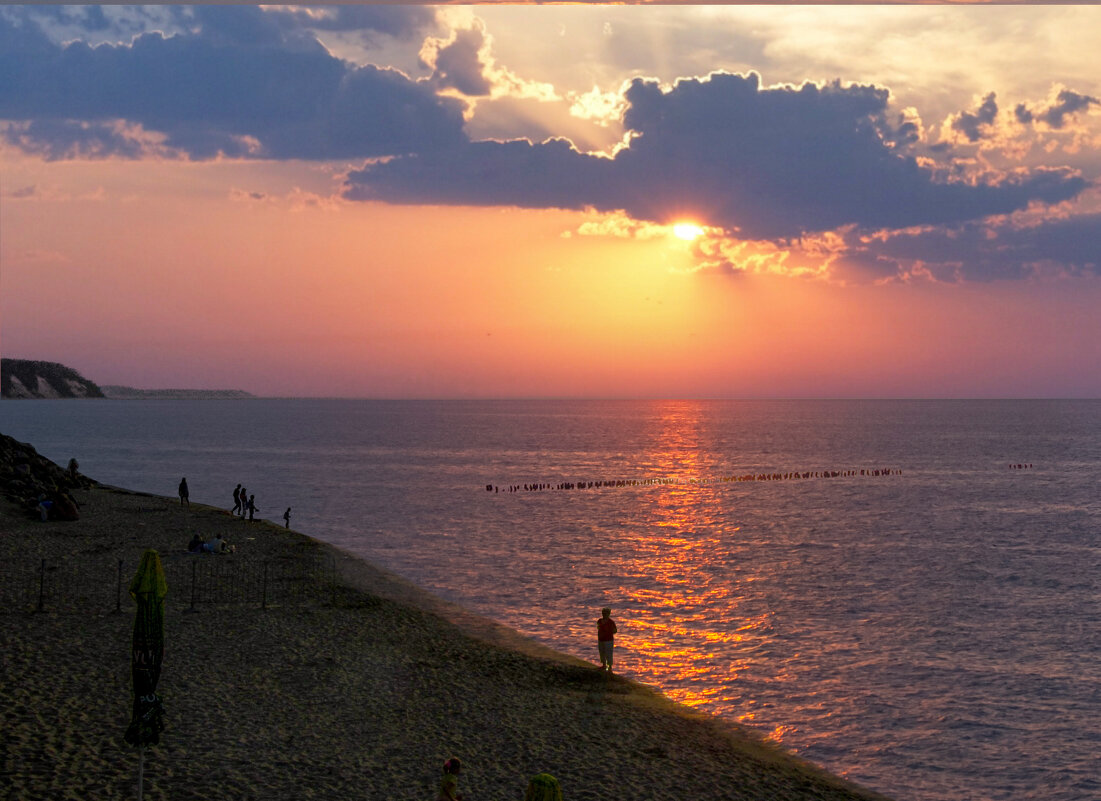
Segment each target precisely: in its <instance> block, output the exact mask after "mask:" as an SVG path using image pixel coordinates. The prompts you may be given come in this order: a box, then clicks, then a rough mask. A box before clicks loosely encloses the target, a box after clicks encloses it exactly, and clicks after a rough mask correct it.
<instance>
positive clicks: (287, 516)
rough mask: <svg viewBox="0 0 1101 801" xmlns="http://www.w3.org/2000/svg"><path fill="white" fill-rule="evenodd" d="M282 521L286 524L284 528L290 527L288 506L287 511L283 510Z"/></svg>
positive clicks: (289, 509)
mask: <svg viewBox="0 0 1101 801" xmlns="http://www.w3.org/2000/svg"><path fill="white" fill-rule="evenodd" d="M283 522H284V523H285V524H286V525H285V526H284V528H290V527H291V508H290V507H289V506H288V507H287V511H285V512H283Z"/></svg>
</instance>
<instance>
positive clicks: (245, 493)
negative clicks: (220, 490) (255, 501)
mask: <svg viewBox="0 0 1101 801" xmlns="http://www.w3.org/2000/svg"><path fill="white" fill-rule="evenodd" d="M239 497H240V499H241V519H242V520H244V519H245V512H247V511H248V490H247V489H245V488H244V487H241V494H240V496H239Z"/></svg>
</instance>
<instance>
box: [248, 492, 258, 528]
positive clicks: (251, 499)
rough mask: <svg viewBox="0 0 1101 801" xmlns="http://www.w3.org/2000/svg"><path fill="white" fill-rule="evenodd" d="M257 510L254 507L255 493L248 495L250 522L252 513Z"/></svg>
mask: <svg viewBox="0 0 1101 801" xmlns="http://www.w3.org/2000/svg"><path fill="white" fill-rule="evenodd" d="M259 511H260V510H259V509H257V508H256V496H255V495H249V496H248V519H249V522H250V523H251V522H252V521H253V515H255V514H256V513H257V512H259Z"/></svg>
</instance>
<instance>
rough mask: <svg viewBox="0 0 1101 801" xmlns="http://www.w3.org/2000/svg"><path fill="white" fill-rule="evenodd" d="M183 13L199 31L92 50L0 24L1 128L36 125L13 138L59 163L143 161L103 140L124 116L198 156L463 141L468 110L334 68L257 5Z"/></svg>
mask: <svg viewBox="0 0 1101 801" xmlns="http://www.w3.org/2000/svg"><path fill="white" fill-rule="evenodd" d="M178 13H180V14H183V13H184V12H183V11H180V12H178ZM188 13H189V14H193V17H191V18H190V19H191V24H192V25H193V26H194V27H195V32H193V33H188V34H181V35H175V36H170V37H167V38H166V37H164V36H162V35H160V34H159V33H146V34H144V35H142V36H139V37H138V38H136V39H135V40H134V41H133V44H132V45H126V46H120V45H111V44H103V45H100V46H98V47H94V48H93V47H89V46H88V45H86V44H83V43H81V42H74V43H72V44H69V45H67V46H64V47H61V46H58V45H54V44H52V43H51V42H50V41H49V40H48V39H47V38H46V37H45V36H44V35H43V34H42V32H41V30H40V29H39V28H38V27H37V25H36V24H35V23H34V22H33V21H32V20H30V19H29V18H24V19H23V20H11V19H7V18H4V17H0V74H3V75H5V80H3V81H0V119H7V120H16V121H32V123H31V124H30V125H24V126H22V128H21V129H20V138H19V139H18V140H15V139H12V138H11V137H10V136H9V141H14V142H16V143H17V144H19V145H20V146H21V147H24V148H25V149H27V150H29V151H31V152H40V153H43V154H47V155H48V154H55V156H54V157H60V155H61V154H65V153H72V152H76V153H87V154H96V155H122V156H133V155H135V154H134V153H133V152H132V151H131V149H130V148H132V146H133V144H134V140H126V139H120V138H119V137H117V136H115V137H112V136H110V135H109V134H110V132H111V131H112V130H114V129H113V128H112V127H111V125H109V123H112V122H113V121H116V120H128V121H130V122H134V123H138V124H140V125H141V126H142V127H143V128H145V129H146V130H147V131H156V132H160V133H163V134H164V136H165V145H167V146H168V147H171V148H175V149H178V150H180V151H183V152H184V153H186V154H188V155H190V156H191V157H193V158H209V157H213V156H216V155H218V154H219V153H223V154H226V155H232V156H250V155H251V156H263V157H268V158H302V159H334V158H361V157H376V156H387V155H394V154H402V153H408V152H418V151H424V150H431V149H433V148H437V147H442V146H454V145H455V144H457V143H459V142H461V141H463V134H462V125H463V121H462V108H461V105H460V104H459V103H458V102H457V101H453V100H446V99H440V98H438V97H437V96H436V95H435V93H434V91H433V89H432V87H431V86H429V85H427V84H419V83H416V82H414V81H411V80H409V79H408V78H406V77H405V76H404V75H402V74H401V73H399V72H396V71H393V70H386V69H378V68H376V67H373V66H367V67H362V68H357V67H355V66H354V65H350V64H348V63H347V62H344V61H341V60H339V59H336V58H334V57H333V56H332V55H330V54H329V53H328V51H327V50H326V49H325V48H324V47H323V46H322V45H321V44H320V43H319V42H318V41H317V40H316V39H314V38H313V37H311V36H309V35H307V34H305V33H303V32H301V31H291V32H287V31H286V30H285V29H284V27H283V26H281V25H279V24H278V22H277V21H275V20H273V19H272V18H271V16H270V15H268V14H266V13H265V12H263V11H261V10H260V9H259V8H257V7H253V6H197V7H195V8H194V9H193V10H192V11H189V12H188ZM97 132H98V133H99V134H100V135H101V136H100V139H99V142H98V144H95V143H93V142H92V141H91V139H90V137H92V136H93V135H95V134H96V133H97ZM74 147H76V150H74V149H73V148H74Z"/></svg>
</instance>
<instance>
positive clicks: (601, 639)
mask: <svg viewBox="0 0 1101 801" xmlns="http://www.w3.org/2000/svg"><path fill="white" fill-rule="evenodd" d="M616 631H618V629H617V628H616V625H615V621H614V620H612V610H611V609H609V608H608V607H606V606H605V607H604V608H603V609H601V610H600V620H598V621H596V647H597V650H599V651H600V666H601V667H602V668H604V670H606V671H608V672H609V673H611V672H612V649H614V648H615V634H616Z"/></svg>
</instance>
